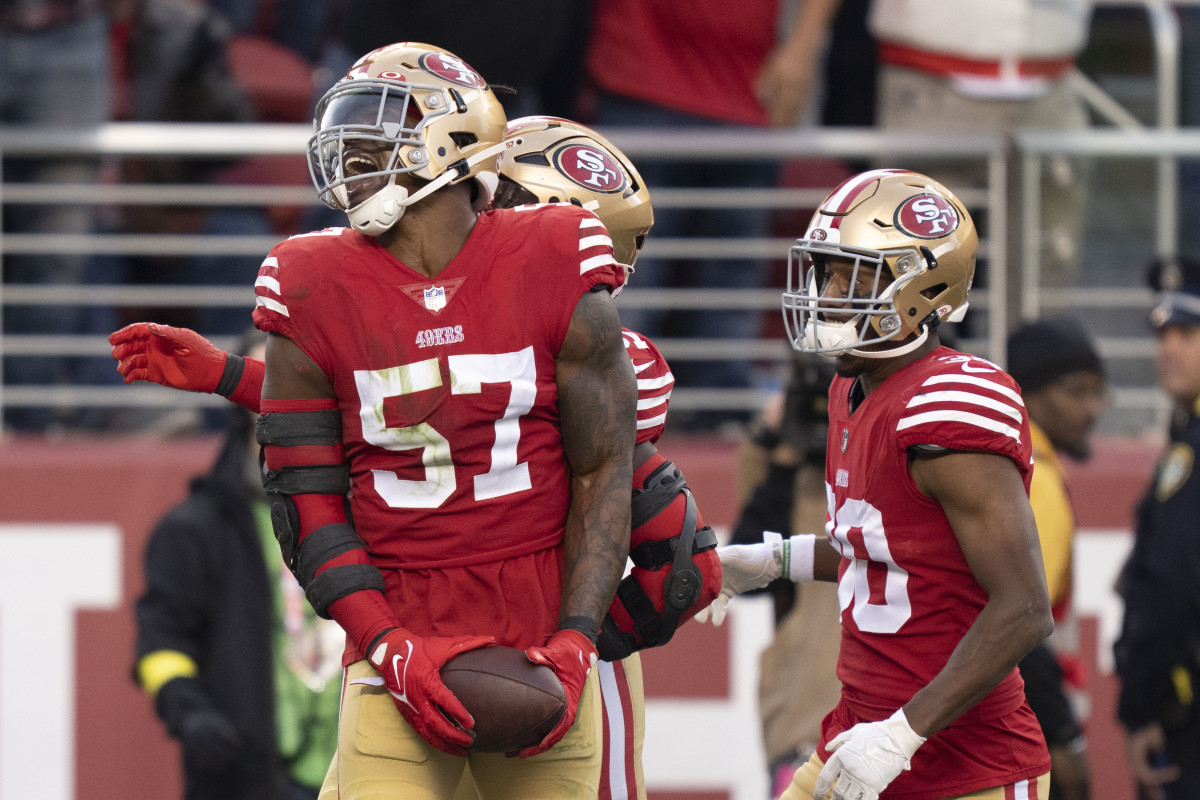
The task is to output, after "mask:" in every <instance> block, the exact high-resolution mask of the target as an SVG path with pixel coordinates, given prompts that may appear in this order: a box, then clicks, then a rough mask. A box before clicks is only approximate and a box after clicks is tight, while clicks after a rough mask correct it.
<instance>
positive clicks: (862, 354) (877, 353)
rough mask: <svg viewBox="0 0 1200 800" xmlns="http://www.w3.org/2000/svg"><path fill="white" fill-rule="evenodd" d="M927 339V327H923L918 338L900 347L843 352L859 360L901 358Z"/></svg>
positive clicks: (855, 349)
mask: <svg viewBox="0 0 1200 800" xmlns="http://www.w3.org/2000/svg"><path fill="white" fill-rule="evenodd" d="M928 338H929V326H923V327H922V328H921V335H920V336H918V337H917V338H915V339H913V340H912V341H911V342H908V343H906V344H902V345H900V346H899V347H891V348H888V349H887V350H859V349H858V348H854V349H852V350H846V351H845V352H846V354H847V355H852V356H858V357H859V358H895V357H896V356H902V355H904V354H905V353H911V352H912V351H913V350H916V349H917V348H918V347H920V346H921V345H923V344H924V343H925V340H926V339H928Z"/></svg>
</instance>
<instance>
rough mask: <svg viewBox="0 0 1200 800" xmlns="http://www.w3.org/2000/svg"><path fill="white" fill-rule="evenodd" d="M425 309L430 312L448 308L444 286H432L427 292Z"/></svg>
mask: <svg viewBox="0 0 1200 800" xmlns="http://www.w3.org/2000/svg"><path fill="white" fill-rule="evenodd" d="M425 307H426V308H428V309H429V310H430V311H441V310H442V309H443V308H445V307H446V289H445V287H444V286H430V287H429V288H428V289H426V290H425Z"/></svg>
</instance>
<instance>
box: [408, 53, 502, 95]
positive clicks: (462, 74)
mask: <svg viewBox="0 0 1200 800" xmlns="http://www.w3.org/2000/svg"><path fill="white" fill-rule="evenodd" d="M419 63H420V64H421V69H423V70H425V71H426V72H429V73H431V74H433V75H436V76H438V77H439V78H441V79H443V80H447V81H450V82H451V83H457V84H458V85H459V86H466V87H467V88H468V89H482V88H484V87H485V86H487V83H486V82H485V81H484V80H483V78H482V77H480V75H479V73H478V72H476V71H475V70H473V69H471V67H470V66H468V65H467V62H465V61H463V60H462V59H461V58H455V57H454V56H452V55H449V54H448V53H425V54H424V55H422V56H421V60H420V62H419Z"/></svg>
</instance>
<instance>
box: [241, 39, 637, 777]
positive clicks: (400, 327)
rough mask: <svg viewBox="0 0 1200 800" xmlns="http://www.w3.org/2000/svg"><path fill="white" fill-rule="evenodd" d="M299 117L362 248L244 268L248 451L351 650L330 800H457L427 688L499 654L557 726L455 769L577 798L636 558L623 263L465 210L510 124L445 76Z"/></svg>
mask: <svg viewBox="0 0 1200 800" xmlns="http://www.w3.org/2000/svg"><path fill="white" fill-rule="evenodd" d="M315 120H316V122H315V125H316V133H315V134H314V136H313V138H312V139H311V140H310V142H309V167H310V171H311V172H312V176H313V180H314V182H315V183H316V185H317V188H318V191H319V194H320V197H321V199H322V201H323V202H325V203H326V204H328V205H330V206H331V207H334V208H339V209H342V210H344V211H346V213H347V215H348V216H349V218H350V221H351V224H352V226H353V229H336V230H329V231H321V232H317V233H314V234H309V235H306V236H298V237H293V238H291V239H289V240H287V241H285V242H283V243H281V244H279V245H277V246H276V247H275V248H274V249H273V250H272V251H271V254H270V256H268V258H267V259H266V261H264V262H263V266H262V267H261V268H260V271H259V277H258V280H257V281H256V283H255V289H256V294H257V303H256V308H255V311H254V322H255V325H256V326H257V327H258V328H260V329H262V330H265V331H267V332H268V333H271V334H273V335H272V336H271V338H270V340H269V342H268V345H267V356H266V374H265V378H264V382H263V388H262V400H261V412H262V416H261V419H260V421H259V425H258V440H259V443H260V444H262V445H263V452H264V456H265V459H266V467H267V475H266V478H265V480H264V486H265V488H266V490H267V493H268V496H269V497H270V498H271V500H272V517H273V520H275V522H276V526H277V527H276V534H277V537H278V538H279V539H280V541H281V543H282V544H283V548H284V554H285V559H286V560H287V561H288V562H289V563H292V564H293V565H294V568H295V570H296V572H297V574H298V578H299V580H300V582H301V585H303V586H304V587H305V590H306V594H307V596H308V599H309V602H310V603H312V605H313V606H314V607H315V608H316V610H317V612H318V613H320V614H323V615H328V616H330V617H331V618H333V619H334V620H336V621H337V622H338V623H339V624H340V625H341V626H342V628H343V629H344V630H345V631H346V638H347V647H346V655H345V656H344V658H343V662H344V664H345V665H346V688H345V691H344V693H343V701H342V715H341V720H340V726H339V727H340V731H339V743H338V780H339V789H340V794H341V796H342V797H349V798H353V797H367V796H379V795H383V794H387V795H394V796H405V797H417V796H420V797H450V796H452V795H453V792H454V790H455V787H456V786H457V785H458V783H459V779H460V777H461V775H462V771H463V769H464V766H465V762H464V760H463V759H462V758H460V756H464V755H466V754H467V750H466V748H467V747H469V746H470V744H471V741H472V737H471V735H470V733H469V731H470V729H471V728H472V727H473V724H474V722H473V720H472V718H471V716H470V714H469V713H468V712H467V711H466V709H465V708H463V706H462V704H461V703H460V702H459V701H458V700H457V698H455V697H454V696H453V695H452V694H451V693H450V692H449V690H447V689H446V687H445V685H444V684H443V683H442V681H441V677H440V674H439V670H440V668H441V667H442V665H444V664H445V663H446V662H447V661H448V660H449V659H450V658H452V657H454V656H455V655H457V654H459V653H462V652H465V651H467V650H471V649H475V648H478V647H484V646H487V645H490V644H501V645H509V646H514V647H520V648H525V649H526V652H527V654H528V655H529V658H530V659H531V660H532V661H534V662H535V663H539V664H544V665H547V666H549V667H551V668H552V669H553V670H554V672H555V673H556V674H557V675H558V678H559V680H560V681H561V682H562V685H563V688H564V689H565V692H566V700H567V710H566V713H565V714H564V716H563V719H562V721H561V722H560V723H559V724H558V725H557V726H556V727H555V729H554V730H553V731H551V733H550V734H548V735H547V736H546V738H545V739H544V740H543V741H542V742H540V743H538V744H535V745H532V746H530V747H527V748H525V749H524V750H522V751H521V754H520V755H521V756H522V758H521V759H519V760H515V759H505V758H504V757H503V756H502V755H492V754H472V755H471V759H470V761H471V772H472V774H473V776H474V779H475V783H476V786H477V788H478V789H479V792H480V794H481V796H484V797H489V798H490V797H504V798H514V799H515V798H527V797H549V796H560V797H561V796H569V797H592V796H594V794H595V786H596V783H597V780H598V773H599V766H600V762H599V759H600V753H599V749H598V748H597V747H596V742H597V740H598V739H599V738H600V734H601V731H602V722H601V720H600V716H599V713H600V711H599V695H598V693H597V690H596V689H595V683H596V678H595V676H594V675H593V674H592V670H591V667H592V665H593V664H594V663H595V659H596V647H595V641H596V637H597V635H598V633H599V623H600V620H601V619H602V618H603V616H604V613H605V612H606V611H607V609H608V605H609V602H610V599H611V597H612V594H613V592H614V591H615V589H616V586H617V583H618V582H619V581H620V578H621V573H622V571H623V568H624V564H625V557H626V553H627V552H628V546H629V544H628V536H629V533H628V531H629V503H628V501H627V494H626V492H627V489H626V487H627V486H628V485H629V484H630V481H631V480H632V454H633V445H634V442H633V435H632V432H633V429H634V424H635V408H634V407H635V403H636V389H635V383H634V377H633V373H632V369H631V367H630V363H629V360H628V358H627V357H626V356H625V354H624V348H623V346H622V339H621V334H620V321H619V318H618V317H617V313H616V308H615V306H614V305H613V302H612V297H611V294H610V293H611V292H612V291H613V290H615V289H616V288H617V287H619V286H620V285H621V283H622V282H623V276H622V274H621V273H622V268H621V267H620V266H619V265H618V264H617V263H616V262H615V260H614V259H613V257H612V249H611V244H610V243H609V240H608V237H607V236H606V235H603V233H604V231H603V226H602V225H601V224H600V222H599V220H598V219H596V217H595V215H593V214H591V213H590V212H587V211H585V210H582V209H578V208H573V207H570V206H538V207H536V208H531V209H528V210H525V211H491V212H487V213H484V214H478V213H477V211H476V207H475V205H474V204H475V202H476V198H477V196H478V191H479V189H478V184H477V182H476V181H473V180H471V179H472V178H474V177H475V176H476V175H477V174H479V173H480V172H481V171H484V170H490V169H493V168H494V165H495V163H496V156H497V154H498V153H499V152H501V151H502V150H503V149H504V147H505V144H504V139H505V119H504V115H503V111H502V110H501V108H500V105H499V103H498V102H497V101H496V99H495V97H494V96H493V94H492V92H491V90H490V89H489V88H488V86H487V84H486V83H485V82H484V80H483V79H482V78H481V77H480V76H479V75H478V74H477V73H475V72H474V71H473V70H472V69H471V68H470V67H469V66H467V65H466V64H465V63H464V62H463V61H461V60H460V59H458V58H456V57H455V56H453V55H452V54H449V53H447V52H445V51H443V50H440V49H438V48H436V47H431V46H429V45H422V44H415V43H400V44H396V45H391V46H388V47H385V48H382V49H380V50H376V51H373V52H371V53H369V54H367V55H366V56H364V57H363V58H361V59H359V61H358V62H357V63H356V64H355V65H354V67H352V68H351V70H350V72H349V73H348V74H347V75H346V77H345V78H343V79H342V80H341V81H339V82H338V83H337V84H335V85H334V86H333V88H331V89H330V90H329V91H328V92H326V94H325V95H324V97H322V99H321V100H320V102H319V103H318V104H317V108H316V113H315ZM347 492H349V497H350V501H349V505H350V511H351V514H352V518H353V520H354V524H353V525H351V524H350V523H349V521H348V518H347V514H346V511H345V509H344V506H343V500H344V498H345V497H346V494H347ZM397 710H398V711H399V714H396V711H397ZM401 718H402V719H401ZM547 751H552V752H550V753H547ZM543 754H545V755H544V756H543ZM538 756H543V757H540V758H539V757H538Z"/></svg>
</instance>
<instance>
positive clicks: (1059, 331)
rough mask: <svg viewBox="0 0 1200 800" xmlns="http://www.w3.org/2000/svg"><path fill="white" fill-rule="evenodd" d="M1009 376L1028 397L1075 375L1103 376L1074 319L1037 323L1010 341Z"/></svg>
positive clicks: (1097, 358) (1092, 347)
mask: <svg viewBox="0 0 1200 800" xmlns="http://www.w3.org/2000/svg"><path fill="white" fill-rule="evenodd" d="M1007 355H1008V374H1009V375H1012V377H1013V380H1015V381H1016V382H1017V383H1018V384H1019V385H1020V387H1021V392H1022V393H1024V394H1029V393H1030V392H1036V391H1037V390H1038V389H1041V388H1042V387H1044V386H1049V385H1050V384H1051V383H1054V382H1055V381H1056V380H1058V379H1059V378H1062V377H1064V376H1066V375H1069V374H1071V373H1072V372H1095V373H1097V374H1099V375H1101V376H1103V375H1104V365H1103V364H1102V363H1101V361H1100V356H1099V354H1097V353H1096V347H1095V345H1093V344H1092V340H1091V337H1090V336H1088V334H1087V331H1085V330H1084V329H1083V326H1082V325H1080V324H1079V323H1078V322H1076V321H1075V320H1072V319H1066V318H1063V319H1049V320H1038V321H1037V322H1030V323H1027V324H1025V325H1022V326H1021V327H1020V328H1019V329H1017V330H1016V331H1015V332H1014V333H1013V334H1012V336H1010V337H1008V353H1007Z"/></svg>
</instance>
